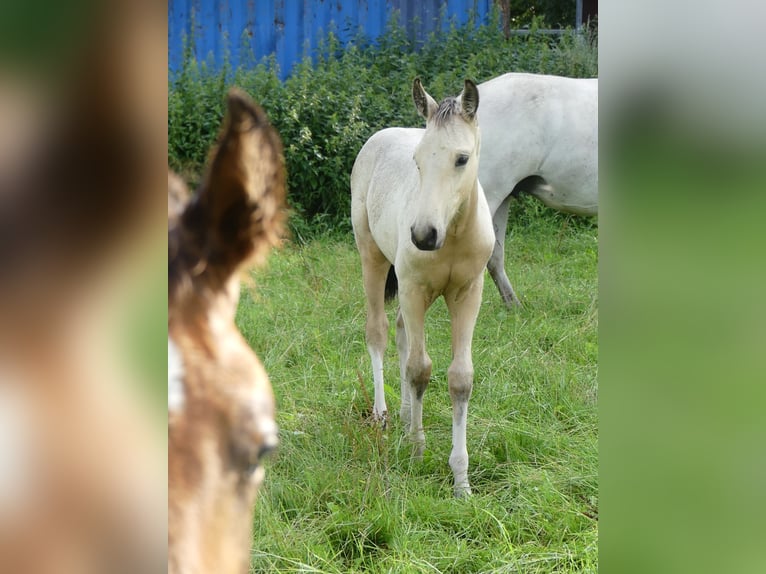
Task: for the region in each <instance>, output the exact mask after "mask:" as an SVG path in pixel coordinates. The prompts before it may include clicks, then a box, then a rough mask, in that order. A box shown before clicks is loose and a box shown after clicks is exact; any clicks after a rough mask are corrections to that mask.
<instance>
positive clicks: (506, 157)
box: [479, 73, 598, 215]
mask: <svg viewBox="0 0 766 574" xmlns="http://www.w3.org/2000/svg"><path fill="white" fill-rule="evenodd" d="M479 94H480V97H481V111H480V112H479V114H480V117H479V119H480V122H481V126H482V157H481V163H480V165H479V179H480V181H481V183H482V186H483V187H484V192H485V194H486V195H487V200H488V202H489V204H490V209H491V210H492V212H493V214H494V212H495V210H496V209H497V207H498V206H499V205H500V204H501V203H502V202H503V200H504V199H505V198H507V197H508V195H509V194H510V193H511V192H513V190H514V188H515V186H516V185H517V184H518V183H519V182H520V181H522V180H524V179H525V178H528V177H530V176H539V177H540V178H542V180H544V183H545V184H547V185H533V186H532V187H531V188H530V189H528V190H526V191H529V192H530V193H532V194H533V195H535V196H537V197H538V198H539V199H541V200H542V201H543V202H544V203H545V204H546V205H548V206H550V207H552V208H554V209H558V210H560V211H565V212H569V213H576V214H579V215H596V214H597V213H598V79H575V78H562V77H558V76H546V75H538V74H515V73H511V74H504V75H503V76H499V77H497V78H494V79H492V80H489V81H487V82H484V83H483V84H480V85H479ZM542 180H538V181H539V183H542Z"/></svg>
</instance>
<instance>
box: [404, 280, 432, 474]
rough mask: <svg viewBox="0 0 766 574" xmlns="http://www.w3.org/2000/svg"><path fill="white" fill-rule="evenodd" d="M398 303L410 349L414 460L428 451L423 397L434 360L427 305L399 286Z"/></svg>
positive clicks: (407, 369)
mask: <svg viewBox="0 0 766 574" xmlns="http://www.w3.org/2000/svg"><path fill="white" fill-rule="evenodd" d="M399 300H400V302H401V313H402V318H403V319H404V327H405V331H406V337H407V343H408V350H407V362H406V364H405V367H404V377H405V379H406V381H407V383H408V384H409V393H410V429H409V432H410V439H411V440H412V443H413V451H412V456H413V458H416V459H418V458H422V456H423V451H424V450H425V448H426V435H425V433H424V432H423V394H424V393H425V392H426V387H427V386H428V381H429V380H430V378H431V358H430V357H429V356H428V353H426V347H425V330H424V321H425V314H426V308H427V303H426V301H425V300H424V299H423V297H422V296H421V295H420V293H419V292H418V290H417V289H415V290H407V289H406V288H403V285H402V284H401V283H400V284H399Z"/></svg>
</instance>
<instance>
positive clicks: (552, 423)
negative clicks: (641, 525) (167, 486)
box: [238, 200, 598, 573]
mask: <svg viewBox="0 0 766 574" xmlns="http://www.w3.org/2000/svg"><path fill="white" fill-rule="evenodd" d="M519 203H520V205H517V206H515V207H514V210H513V212H512V214H511V222H510V224H509V227H510V230H509V235H508V239H507V243H506V246H507V249H506V260H507V263H506V269H507V270H508V272H509V276H510V278H511V281H512V283H513V285H514V288H515V289H516V292H517V293H518V294H519V295H520V297H521V298H522V300H523V301H524V303H525V307H524V308H523V309H521V310H515V311H509V310H506V309H505V307H504V306H503V304H502V301H501V299H500V296H499V294H498V292H497V290H496V288H495V286H494V284H493V283H492V281H491V279H490V278H489V276H488V275H487V276H486V281H485V288H484V298H483V301H482V306H481V312H480V315H479V320H478V323H477V326H476V330H475V333H474V345H473V349H474V368H475V380H474V392H473V397H472V399H471V403H470V407H469V415H468V452H469V456H470V468H469V479H470V481H471V485H472V488H473V491H474V495H473V496H472V497H470V498H469V499H467V500H458V499H455V498H453V496H452V474H451V470H450V468H449V465H448V463H447V459H448V457H449V453H450V449H451V407H450V399H449V393H448V391H447V384H446V371H447V367H448V365H449V361H450V355H449V353H450V342H449V318H448V314H447V310H446V306H445V305H444V303H443V301H442V300H439V301H438V302H437V303H436V304H434V306H433V307H432V308H431V310H430V311H429V313H428V316H427V320H426V336H427V348H428V351H429V354H430V355H431V358H432V359H433V365H434V368H433V376H432V380H431V384H430V385H429V387H428V391H427V392H426V395H425V405H424V425H425V431H426V441H427V442H426V452H425V456H424V458H423V460H422V461H421V462H419V463H414V462H412V461H411V460H410V446H409V444H408V441H407V439H406V438H405V437H404V435H403V431H402V427H401V424H400V423H399V421H398V411H399V377H398V362H397V358H396V346H395V344H394V338H393V331H394V325H393V324H394V313H395V306H396V303H395V302H394V303H391V304H390V306H389V320H390V322H391V329H390V331H391V333H390V338H389V347H388V350H387V353H386V362H385V377H386V387H387V388H386V400H387V403H388V407H389V412H390V413H392V415H393V420H392V424H390V425H389V428H388V430H386V431H381V429H380V428H378V427H377V426H374V425H371V424H370V423H369V422H368V420H369V414H370V412H371V396H372V376H371V371H370V362H369V357H368V354H367V349H366V345H365V340H364V321H365V313H364V308H365V303H364V295H363V290H362V282H361V266H360V263H359V257H358V254H357V252H356V248H355V247H354V242H353V237H352V236H351V235H339V236H329V237H323V238H319V239H317V240H314V241H312V242H310V243H307V244H305V245H302V246H299V245H295V244H293V245H288V246H287V247H285V248H283V249H282V250H281V251H279V252H277V253H275V254H273V255H272V257H271V258H270V261H269V265H268V267H267V268H266V269H263V270H259V271H258V272H256V273H255V279H256V284H257V287H256V289H255V290H247V291H245V292H244V293H243V296H242V300H241V304H240V309H239V313H238V324H239V326H240V328H241V329H242V332H243V333H244V335H245V337H246V338H247V339H248V341H250V343H251V344H252V345H253V347H254V349H255V351H256V352H257V353H258V355H259V356H260V358H261V360H262V361H263V362H264V364H265V366H266V368H267V370H268V372H269V374H270V377H271V380H272V383H273V386H274V392H275V394H276V397H277V404H278V409H279V412H278V422H279V425H280V436H281V447H280V450H279V453H278V454H277V455H276V456H275V458H274V459H273V461H272V462H271V463H270V464H269V465H268V471H267V478H266V483H265V486H264V487H263V489H262V491H261V494H260V497H259V500H258V503H257V505H256V510H255V517H254V540H253V553H252V569H253V571H256V572H264V571H271V572H277V571H278V572H339V573H340V572H343V573H346V572H444V573H446V572H454V573H464V572H522V573H535V572H596V570H597V538H598V480H597V477H598V453H597V406H596V401H597V382H596V374H597V367H596V365H597V356H598V339H597V318H598V314H597V279H596V278H597V251H598V250H597V235H598V230H597V227H596V225H595V223H594V222H590V221H585V220H578V219H575V218H568V217H566V216H562V215H560V214H557V213H554V212H551V211H549V210H547V209H544V208H542V207H541V206H540V205H539V204H538V203H536V202H534V201H533V200H527V201H522V202H519Z"/></svg>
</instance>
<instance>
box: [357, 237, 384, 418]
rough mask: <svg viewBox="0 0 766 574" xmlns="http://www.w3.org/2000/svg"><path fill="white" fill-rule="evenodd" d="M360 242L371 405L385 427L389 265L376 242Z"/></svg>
mask: <svg viewBox="0 0 766 574" xmlns="http://www.w3.org/2000/svg"><path fill="white" fill-rule="evenodd" d="M370 241H371V238H370ZM361 243H362V242H361V241H357V244H358V247H359V253H360V254H361V256H362V276H363V279H364V292H365V294H366V296H367V325H366V339H367V351H368V352H369V353H370V360H371V362H372V378H373V381H374V385H375V403H374V405H373V407H372V415H373V417H374V418H375V420H377V421H381V422H382V423H383V425H384V426H385V424H386V419H387V417H388V409H387V407H386V397H385V392H384V389H383V356H384V355H385V352H386V345H387V343H388V318H387V317H386V309H385V301H384V292H385V286H386V276H387V275H388V269H389V268H390V267H391V264H390V263H389V262H388V260H386V258H385V257H384V256H383V253H381V251H380V249H378V247H377V245H375V244H374V243H367V244H366V245H360V244H361Z"/></svg>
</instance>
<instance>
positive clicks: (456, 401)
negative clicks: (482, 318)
mask: <svg viewBox="0 0 766 574" xmlns="http://www.w3.org/2000/svg"><path fill="white" fill-rule="evenodd" d="M483 285H484V274H483V273H482V274H481V275H479V277H478V278H477V279H476V281H474V283H473V284H472V285H471V286H470V287H469V288H468V291H467V292H457V291H456V292H450V293H447V294H445V300H446V302H447V307H448V308H449V311H450V317H451V321H452V363H451V364H450V367H449V369H448V371H447V382H448V383H449V394H450V398H451V399H452V453H451V454H450V457H449V464H450V467H451V468H452V473H453V474H454V475H455V496H465V495H469V494H471V487H470V485H469V484H468V446H467V444H466V424H467V420H468V401H469V399H470V398H471V391H472V389H473V360H472V359H471V340H472V339H473V329H474V327H475V326H476V318H477V316H478V315H479V307H480V306H481V293H482V287H483ZM456 296H459V300H457V301H456V300H455V297H456Z"/></svg>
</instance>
